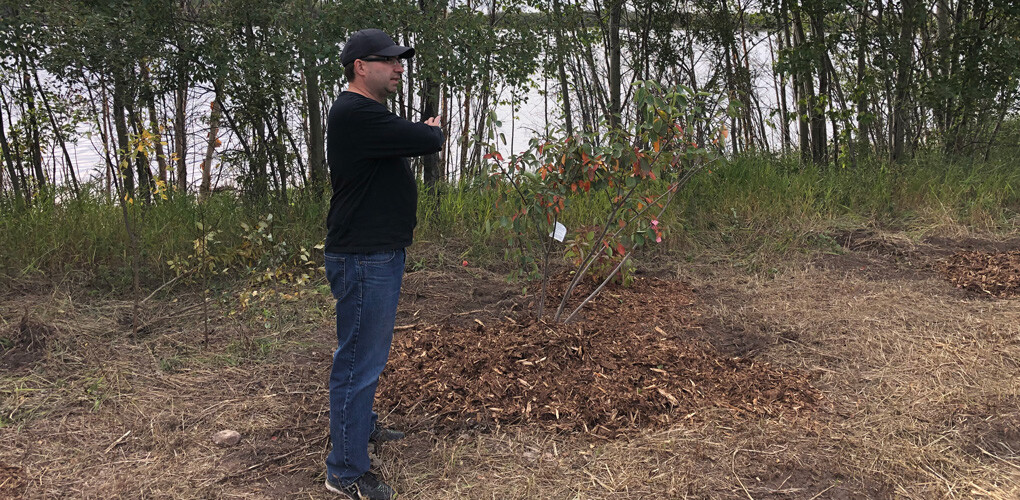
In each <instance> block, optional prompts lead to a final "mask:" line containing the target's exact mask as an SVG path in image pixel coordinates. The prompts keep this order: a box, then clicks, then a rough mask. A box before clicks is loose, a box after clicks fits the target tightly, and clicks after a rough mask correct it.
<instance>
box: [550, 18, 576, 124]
mask: <svg viewBox="0 0 1020 500" xmlns="http://www.w3.org/2000/svg"><path fill="white" fill-rule="evenodd" d="M553 16H554V17H555V20H554V21H553V22H554V27H553V30H554V33H555V37H556V70H557V71H556V72H557V75H558V76H559V81H560V82H559V83H560V98H561V99H563V123H564V126H565V127H566V131H567V136H568V137H569V136H573V135H574V118H573V116H572V115H573V112H572V111H571V109H570V88H569V85H568V82H567V68H566V66H567V63H566V61H565V60H564V57H563V56H564V54H565V51H566V49H567V47H566V45H564V41H563V24H562V23H563V12H562V8H561V5H560V0H553Z"/></svg>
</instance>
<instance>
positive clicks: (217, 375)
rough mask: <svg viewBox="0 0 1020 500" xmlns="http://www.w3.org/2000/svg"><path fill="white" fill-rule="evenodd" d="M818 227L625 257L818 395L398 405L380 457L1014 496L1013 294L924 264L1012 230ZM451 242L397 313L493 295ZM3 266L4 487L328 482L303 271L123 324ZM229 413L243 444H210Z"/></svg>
mask: <svg viewBox="0 0 1020 500" xmlns="http://www.w3.org/2000/svg"><path fill="white" fill-rule="evenodd" d="M829 237H830V238H832V239H833V241H836V242H837V243H838V244H839V246H838V247H833V248H829V249H827V250H815V251H811V252H800V253H793V254H790V255H789V256H788V257H787V259H785V261H784V262H783V263H781V264H777V266H778V268H776V269H775V270H774V271H773V272H765V273H747V272H746V270H744V269H743V268H742V267H741V259H735V258H731V257H728V256H720V255H718V254H715V253H707V252H706V253H704V254H701V255H693V256H691V260H690V262H683V261H676V260H672V261H664V260H661V259H660V260H656V261H651V260H646V261H645V262H644V266H645V267H646V268H648V269H651V270H652V271H654V273H655V274H657V275H660V276H665V277H668V276H673V277H676V278H678V279H682V280H684V281H686V282H687V283H689V284H690V286H691V287H692V288H693V289H694V290H695V291H696V293H697V295H698V297H699V300H698V304H697V307H698V308H699V310H700V311H701V314H702V316H703V321H701V325H702V326H701V328H702V329H703V331H702V332H701V333H702V334H703V335H704V337H705V338H709V339H714V341H715V342H714V343H715V345H716V347H717V348H718V349H719V350H720V352H724V353H727V355H733V356H742V357H748V358H751V359H754V360H757V361H760V362H768V363H773V364H775V365H777V366H781V367H788V368H796V369H800V370H804V371H806V372H810V373H812V374H813V375H814V377H815V382H814V385H815V386H816V388H817V389H819V390H820V391H821V392H822V393H823V394H824V400H823V403H822V404H821V405H820V406H819V407H818V408H817V409H814V410H812V411H810V412H806V413H805V414H803V415H801V416H797V417H775V418H753V419H751V418H747V417H739V416H735V415H734V414H733V413H732V412H729V411H726V410H725V409H720V408H714V407H704V408H696V409H694V410H693V411H694V412H695V413H696V415H692V416H690V417H689V418H686V419H685V418H683V417H684V416H683V415H681V416H678V417H677V418H678V420H679V421H680V422H686V423H679V424H677V425H674V426H672V427H669V428H665V429H662V428H659V429H652V430H640V429H639V430H635V431H633V432H629V433H623V434H621V435H619V436H618V437H616V438H610V439H606V438H596V437H593V436H591V435H588V434H584V433H577V434H571V433H567V434H564V433H562V432H557V431H551V430H548V429H543V428H542V427H538V426H531V427H516V426H510V427H504V428H500V429H498V430H489V431H485V432H479V431H464V432H455V433H452V434H444V433H436V432H434V431H432V430H430V427H429V425H428V422H427V421H426V420H425V419H424V418H422V419H421V420H419V421H415V419H414V418H406V419H402V420H400V421H399V424H400V425H401V426H403V427H405V428H407V429H408V430H409V431H410V433H409V437H408V438H407V439H406V440H405V441H403V442H399V443H395V444H390V445H387V446H385V447H384V448H383V449H381V450H380V451H379V453H378V456H377V460H378V465H379V469H380V471H381V472H382V474H383V475H384V476H385V477H387V478H389V479H390V480H391V481H392V482H393V484H394V485H395V486H396V487H397V489H398V490H399V491H401V492H402V495H403V497H405V498H422V499H438V498H579V499H581V498H655V497H660V498H754V499H761V498H862V497H863V498H891V497H898V498H919V499H920V498H924V499H929V498H973V497H977V498H1002V499H1005V498H1016V497H1017V495H1020V489H1018V487H1017V485H1018V484H1020V428H1018V424H1017V422H1018V421H1020V409H1018V405H1020V382H1018V381H1020V366H1018V363H1017V360H1018V359H1020V329H1018V327H1017V325H1018V324H1020V321H1018V320H1020V305H1018V303H1017V301H1016V300H1015V299H990V298H988V297H984V296H980V295H978V294H974V293H972V292H966V291H962V290H958V289H956V288H954V287H953V286H952V285H950V284H949V283H948V282H947V281H946V280H944V279H943V277H941V276H940V275H939V274H938V273H937V272H936V271H935V270H934V267H933V264H934V263H936V262H938V261H939V259H942V258H944V257H945V256H947V255H949V254H951V253H952V252H954V251H956V250H959V249H963V248H977V249H985V250H988V251H994V250H1002V249H1006V248H1015V247H1016V245H1017V243H1018V242H1016V241H1015V240H1013V241H1001V240H998V241H997V240H994V239H988V238H984V237H981V238H977V237H974V235H971V234H969V233H965V232H957V233H948V234H942V235H929V236H928V237H925V238H921V239H917V238H912V237H910V235H908V234H904V233H901V232H876V231H874V230H859V231H856V232H844V233H831V234H830V235H829ZM451 251H452V252H454V253H456V249H455V248H448V249H444V248H439V247H438V246H436V245H418V246H416V247H415V248H413V249H412V255H416V256H418V257H419V258H421V259H423V260H424V261H426V262H433V263H437V264H433V265H431V266H430V267H426V268H424V269H421V270H419V271H416V272H411V273H409V274H408V276H407V281H406V286H405V296H404V297H403V299H402V300H403V302H402V306H401V313H400V317H399V318H398V325H417V326H410V328H417V327H420V326H421V325H426V324H436V323H443V322H447V323H449V322H453V323H458V322H459V323H470V322H471V321H472V320H473V319H477V318H481V319H482V320H483V321H486V322H488V321H493V320H494V318H497V317H499V316H500V315H501V314H503V313H505V312H507V311H505V310H504V309H505V308H506V307H507V306H506V302H507V301H497V300H495V299H493V296H496V297H511V298H512V297H516V293H517V292H519V287H517V286H511V285H507V284H506V283H505V282H504V281H503V280H502V278H501V276H502V275H501V274H500V273H493V272H490V271H486V270H485V269H479V268H474V267H468V268H464V267H462V266H460V265H459V264H456V263H453V262H451V261H452V260H453V257H452V256H450V255H448V254H447V255H446V256H445V257H441V256H440V255H442V254H446V253H447V252H451ZM440 261H445V262H448V264H445V265H440V264H438V262H440ZM10 289H11V291H9V292H7V293H6V294H5V296H4V299H3V301H2V304H3V305H2V307H0V318H2V327H0V328H2V330H3V331H4V332H6V333H5V335H7V336H8V337H10V336H12V332H13V333H16V334H18V335H20V336H21V337H20V338H29V337H30V338H31V339H33V341H34V342H35V345H34V347H32V348H27V349H24V350H23V351H20V352H23V353H24V354H23V357H21V358H18V359H17V360H13V361H12V360H11V359H10V358H7V359H6V360H5V363H7V364H8V366H6V367H5V368H6V370H5V371H4V375H3V376H2V378H0V394H2V396H3V415H2V417H0V418H2V419H3V420H2V422H3V427H2V428H0V474H3V475H4V477H0V492H10V493H12V494H13V493H14V492H18V493H19V494H22V495H24V496H25V497H26V498H52V497H56V496H68V495H70V496H73V497H81V498H99V497H107V498H110V497H113V498H139V497H150V498H326V497H327V496H326V492H325V490H324V489H323V488H322V487H321V485H320V484H321V481H322V479H323V476H322V467H321V464H322V460H323V459H324V456H325V453H326V446H327V444H326V443H327V441H326V420H327V415H326V392H325V389H324V382H325V378H326V375H327V372H328V359H329V356H330V351H331V349H332V348H333V341H332V340H331V338H332V317H331V307H330V305H331V302H330V299H329V298H328V297H327V296H326V295H325V294H324V293H323V292H324V291H323V289H322V283H321V281H319V280H315V281H313V282H310V283H308V284H305V285H300V286H299V285H286V286H283V285H278V286H275V287H267V286H260V287H258V289H259V290H261V292H262V293H261V294H259V295H256V296H254V297H253V296H251V294H250V291H251V290H250V289H245V288H239V289H231V290H227V291H225V292H224V293H223V294H222V295H221V296H219V297H214V298H213V299H214V300H213V301H212V302H211V304H210V309H209V313H208V317H209V320H210V323H209V325H208V333H206V328H207V326H206V323H205V315H204V314H203V313H202V310H201V308H200V307H198V306H199V305H200V304H201V303H202V302H201V297H202V294H201V293H199V291H195V290H192V291H188V290H180V291H179V292H178V293H174V294H172V295H167V296H162V297H156V298H154V299H152V300H150V301H149V302H147V303H146V304H144V305H143V307H142V311H141V313H140V316H141V317H142V318H143V320H144V321H146V322H149V323H150V326H148V327H147V328H145V329H143V332H142V333H141V334H140V335H139V336H137V337H136V338H131V336H130V335H129V333H130V328H129V319H128V318H129V317H130V314H131V303H130V302H125V301H117V300H111V299H108V298H102V297H100V298H93V299H90V298H88V297H87V296H81V295H79V294H76V293H74V292H73V291H72V290H69V289H67V288H65V287H61V286H57V287H52V286H43V285H42V284H39V283H32V282H27V281H22V282H16V283H13V284H12V285H11V287H10ZM259 296H261V297H264V298H263V299H259V298H257V297H259ZM244 297H247V298H248V302H247V305H246V306H242V300H241V299H242V298H244ZM404 331H406V330H404ZM398 335H400V333H399V332H398ZM206 339H208V341H206ZM382 390H385V388H383V389H382ZM383 418H384V419H385V418H387V415H385V414H384V415H383ZM224 428H232V429H235V430H237V431H239V432H240V433H241V434H242V436H243V440H242V442H241V444H239V445H237V446H236V447H231V448H221V447H218V446H216V445H214V444H213V443H212V441H211V439H210V438H211V435H212V434H213V433H215V432H216V431H218V430H221V429H224ZM4 488H7V489H6V490H5V489H4Z"/></svg>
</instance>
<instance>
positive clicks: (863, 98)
mask: <svg viewBox="0 0 1020 500" xmlns="http://www.w3.org/2000/svg"><path fill="white" fill-rule="evenodd" d="M869 5H870V2H869V1H867V0H865V2H864V5H863V7H862V8H861V12H860V13H859V14H858V16H857V89H856V90H857V140H856V146H855V147H854V149H855V150H856V151H858V152H859V153H860V154H861V155H867V154H868V152H869V151H870V150H871V145H870V143H869V139H868V137H869V135H870V126H869V123H870V121H871V118H869V117H868V114H869V110H868V92H865V91H864V82H865V78H866V76H867V72H868V58H867V53H868V52H867V51H868V43H867V41H868V29H867V26H868V24H867V23H868V15H867V12H868V8H869Z"/></svg>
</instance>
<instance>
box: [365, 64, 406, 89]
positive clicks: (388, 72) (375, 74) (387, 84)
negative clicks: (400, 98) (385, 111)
mask: <svg viewBox="0 0 1020 500" xmlns="http://www.w3.org/2000/svg"><path fill="white" fill-rule="evenodd" d="M362 61H364V63H365V64H364V68H365V87H367V89H368V90H369V91H370V92H372V94H374V95H376V96H379V97H382V98H386V97H389V96H390V95H392V94H393V93H394V92H396V91H397V86H398V85H399V84H400V76H401V75H402V74H403V73H404V64H403V60H402V59H399V58H396V57H382V56H368V57H366V58H364V59H362Z"/></svg>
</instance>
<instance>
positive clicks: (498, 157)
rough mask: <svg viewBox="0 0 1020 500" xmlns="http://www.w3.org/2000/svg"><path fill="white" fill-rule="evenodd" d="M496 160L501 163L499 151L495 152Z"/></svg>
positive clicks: (501, 156) (501, 157)
mask: <svg viewBox="0 0 1020 500" xmlns="http://www.w3.org/2000/svg"><path fill="white" fill-rule="evenodd" d="M496 159H497V160H499V161H503V155H501V154H499V151H497V152H496Z"/></svg>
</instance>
